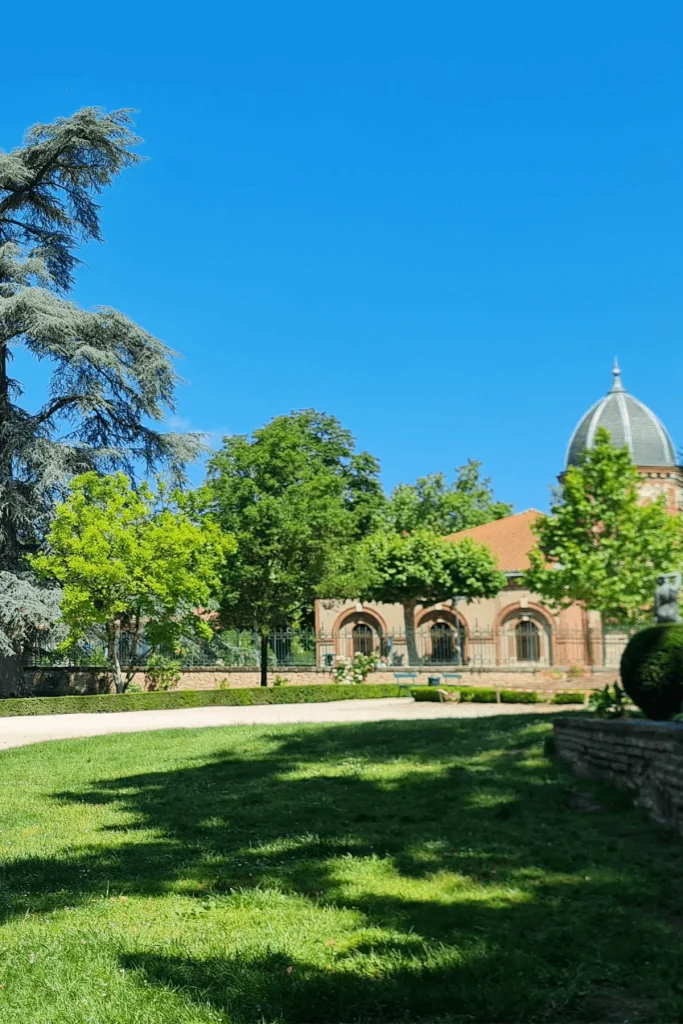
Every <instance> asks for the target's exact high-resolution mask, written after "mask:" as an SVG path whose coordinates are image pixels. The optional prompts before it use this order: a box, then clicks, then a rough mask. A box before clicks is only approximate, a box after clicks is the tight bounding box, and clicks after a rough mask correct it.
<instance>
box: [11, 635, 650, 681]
mask: <svg viewBox="0 0 683 1024" xmlns="http://www.w3.org/2000/svg"><path fill="white" fill-rule="evenodd" d="M631 632H632V630H631V629H629V628H624V629H621V630H615V629H611V630H609V631H594V632H592V633H591V632H585V631H583V630H581V629H575V630H571V629H569V630H568V629H559V630H553V629H550V627H547V628H543V627H538V626H537V627H535V628H534V627H532V628H530V627H528V626H527V625H526V624H524V628H522V629H520V628H519V625H518V626H517V627H516V628H515V627H512V628H509V627H508V628H506V627H505V626H503V627H498V628H488V627H479V626H474V627H473V628H472V629H468V630H467V631H466V630H465V629H464V628H461V629H459V630H455V629H448V628H444V629H436V630H435V629H434V628H433V627H432V628H429V627H427V628H425V629H419V628H418V629H417V630H416V631H415V632H414V634H409V635H408V636H406V635H405V633H404V632H393V633H387V634H386V635H382V636H380V635H378V634H377V633H376V632H374V631H372V630H371V629H369V627H368V629H367V632H366V631H364V630H358V628H357V627H356V628H354V629H342V630H340V631H339V632H325V631H317V632H316V631H314V630H310V629H279V630H273V631H271V633H270V634H269V637H268V665H269V667H270V668H313V667H318V668H327V669H329V668H332V667H333V666H334V665H335V664H336V663H337V662H338V661H339V660H340V659H350V658H353V657H354V655H355V654H357V653H360V654H371V653H372V654H374V655H375V656H376V657H377V658H378V659H379V662H380V665H381V666H382V667H386V668H400V667H417V666H423V667H425V666H430V665H434V666H436V665H440V666H446V665H448V666H470V667H472V668H493V667H495V666H504V667H520V668H522V667H526V668H543V667H549V666H553V665H555V666H562V667H571V666H572V665H577V666H584V667H585V666H593V667H595V668H614V669H615V670H616V669H618V667H619V661H620V659H621V653H622V651H623V649H624V647H625V646H626V643H627V642H628V639H629V636H630V635H631ZM152 653H155V652H154V650H153V649H152V648H150V647H149V645H148V644H147V643H145V642H144V641H143V642H142V643H141V644H140V645H139V646H138V649H137V653H136V656H135V659H134V662H135V664H136V665H138V666H140V667H144V666H145V665H146V664H147V662H148V659H149V657H150V655H151V654H152ZM166 653H169V652H166ZM173 656H174V657H175V658H176V659H177V660H178V661H179V662H180V663H181V664H182V665H183V666H184V667H187V668H191V667H197V666H225V667H226V668H258V667H259V665H260V661H261V636H260V634H259V633H258V632H256V631H252V630H223V631H221V632H217V633H216V634H215V636H214V637H213V638H212V640H210V641H202V642H200V641H193V642H192V643H191V644H188V645H186V647H185V648H184V649H183V650H180V651H178V652H176V653H175V654H174V655H173ZM131 658H132V642H131V638H130V637H129V636H128V635H126V634H125V633H124V634H122V636H121V638H120V642H119V660H120V662H121V664H122V666H124V667H126V666H130V665H131V663H132V661H131ZM24 662H25V665H26V666H27V667H33V668H35V667H48V666H55V667H56V666H59V667H82V668H104V667H105V666H106V664H107V655H106V645H105V644H104V642H103V640H102V639H101V638H97V637H94V638H92V639H91V640H90V641H88V642H84V643H81V644H80V645H79V646H78V648H76V649H75V650H73V651H71V652H70V653H69V654H68V655H65V654H63V653H62V652H60V651H59V650H56V649H49V648H33V649H30V650H27V651H26V652H25V655H24Z"/></svg>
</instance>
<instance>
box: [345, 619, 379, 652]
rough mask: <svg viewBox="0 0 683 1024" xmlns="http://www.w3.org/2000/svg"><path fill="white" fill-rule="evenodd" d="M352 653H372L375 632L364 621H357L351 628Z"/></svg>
mask: <svg viewBox="0 0 683 1024" xmlns="http://www.w3.org/2000/svg"><path fill="white" fill-rule="evenodd" d="M351 643H352V653H353V654H372V652H373V650H374V649H375V634H374V633H373V631H372V629H371V628H370V626H368V624H367V623H366V622H358V623H357V624H356V625H355V626H354V627H353V629H352V630H351Z"/></svg>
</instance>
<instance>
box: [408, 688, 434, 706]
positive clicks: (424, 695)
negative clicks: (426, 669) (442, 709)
mask: <svg viewBox="0 0 683 1024" xmlns="http://www.w3.org/2000/svg"><path fill="white" fill-rule="evenodd" d="M439 689H441V687H439V688H437V687H436V686H416V687H414V688H411V690H410V693H411V696H412V698H413V700H417V701H433V702H434V703H438V702H439V700H440V699H441V697H440V694H439Z"/></svg>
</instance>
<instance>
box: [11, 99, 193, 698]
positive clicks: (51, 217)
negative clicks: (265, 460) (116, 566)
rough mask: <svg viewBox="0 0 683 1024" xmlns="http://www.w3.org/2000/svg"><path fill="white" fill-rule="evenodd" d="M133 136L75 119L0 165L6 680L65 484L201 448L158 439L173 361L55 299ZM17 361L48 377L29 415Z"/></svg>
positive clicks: (42, 606)
mask: <svg viewBox="0 0 683 1024" xmlns="http://www.w3.org/2000/svg"><path fill="white" fill-rule="evenodd" d="M130 126H131V119H130V114H129V112H128V111H125V110H118V111H114V112H112V113H109V114H107V113H104V112H103V111H101V110H98V109H95V108H85V109H83V110H80V111H78V112H77V113H76V114H74V115H73V116H72V117H68V118H58V119H57V120H56V121H55V122H54V123H53V124H39V125H35V126H34V127H33V128H31V129H30V131H29V132H28V133H27V135H26V138H25V140H24V143H23V145H22V146H20V147H18V148H16V149H14V150H11V151H10V152H7V153H0V595H5V594H10V593H16V592H17V589H18V588H19V587H20V588H21V590H22V594H23V601H22V603H21V609H22V611H21V616H20V618H19V619H18V618H17V615H16V606H15V603H14V602H12V601H9V602H6V601H4V600H0V654H4V655H14V656H15V660H14V662H12V659H10V664H14V670H15V671H16V657H17V656H18V655H19V654H20V653H21V645H22V644H23V643H24V642H25V641H26V638H27V637H28V636H29V634H30V632H31V629H32V628H35V629H38V628H43V627H45V625H46V615H47V611H48V609H47V606H46V599H45V595H44V594H42V593H41V592H39V590H40V588H39V587H38V586H37V583H36V581H35V579H34V577H33V576H32V574H31V572H30V570H29V568H28V565H27V560H26V556H27V554H29V553H31V552H33V551H35V550H36V549H37V548H38V546H39V545H40V542H41V539H42V538H43V537H44V535H45V533H46V530H47V528H48V524H49V519H50V515H51V513H52V509H53V506H54V502H55V500H56V499H57V498H58V497H59V496H60V494H62V493H63V488H64V487H65V485H66V484H67V482H68V481H69V479H70V478H71V477H72V476H74V475H77V474H80V473H83V472H86V471H89V470H98V471H100V472H111V471H114V470H117V469H124V470H126V471H127V472H128V473H134V472H135V471H136V470H137V469H138V468H139V467H142V468H143V469H144V470H146V471H149V470H152V469H153V468H154V467H156V466H158V465H161V464H167V465H169V466H170V467H171V468H172V469H173V470H174V471H175V472H177V473H179V472H180V471H181V468H182V465H183V463H184V462H185V461H186V460H187V459H188V458H191V457H193V456H194V455H195V454H196V453H197V451H198V449H199V447H200V444H199V438H198V437H197V436H196V435H179V434H173V433H169V432H166V431H164V430H163V429H161V425H162V423H163V420H164V417H165V416H166V415H167V414H168V413H169V411H171V410H172V409H173V408H174V397H173V396H174V389H175V386H176V383H177V377H176V374H175V372H174V370H173V367H172V363H171V356H172V353H171V352H170V350H169V349H168V348H167V347H166V346H165V345H164V344H162V342H160V341H158V340H157V339H156V338H155V337H153V336H152V335H151V334H149V333H148V332H147V331H145V330H144V329H143V328H142V327H139V326H138V325H137V324H135V323H134V322H133V321H132V320H130V319H128V318H127V317H126V316H124V315H123V314H122V313H119V312H117V311H116V310H114V309H110V308H107V307H101V308H98V309H95V310H89V311H86V310H82V309H79V308H78V307H77V306H76V305H74V304H73V303H72V302H70V301H68V300H67V298H65V296H64V293H65V292H67V291H68V290H69V289H70V287H71V286H72V284H73V278H74V273H75V270H76V268H77V266H78V264H79V262H80V260H79V256H78V247H79V246H80V245H82V244H84V243H86V242H88V241H100V240H101V231H100V221H99V205H98V202H97V197H98V196H99V195H100V194H101V193H102V191H103V190H104V189H105V188H106V187H107V186H108V185H110V184H111V182H112V181H113V179H114V178H115V177H116V175H118V174H119V173H120V171H122V170H123V169H124V168H126V167H130V166H133V165H134V164H136V163H137V162H138V161H139V159H140V158H139V156H138V155H137V154H136V153H135V152H134V151H133V147H135V145H136V144H137V143H138V142H139V141H140V140H139V139H138V138H137V137H136V136H135V135H134V134H133V133H132V131H131V127H130ZM19 350H23V351H24V352H26V353H28V354H29V355H30V356H31V357H32V358H33V359H35V360H36V362H40V363H44V364H45V365H46V366H47V367H48V368H49V371H50V380H49V383H48V385H47V389H46V396H45V400H44V402H43V403H42V404H41V405H40V406H39V407H38V408H37V409H35V408H30V407H29V406H28V405H26V404H25V403H24V404H22V403H21V396H22V393H23V388H22V384H21V382H20V381H17V380H15V379H13V378H12V376H11V364H12V360H13V357H14V355H15V354H16V352H17V351H19ZM48 604H49V602H48ZM13 608H14V609H15V611H12V609H13ZM4 670H5V672H4V674H5V675H6V674H7V672H9V671H10V668H9V666H8V663H7V661H6V662H5V664H4ZM0 674H3V673H2V667H0ZM0 682H2V680H0ZM5 683H6V680H5ZM5 688H6V687H5Z"/></svg>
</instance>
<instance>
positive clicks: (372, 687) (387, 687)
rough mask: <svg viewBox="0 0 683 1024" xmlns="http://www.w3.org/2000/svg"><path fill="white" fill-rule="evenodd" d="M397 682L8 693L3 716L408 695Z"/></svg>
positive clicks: (1, 707) (0, 713) (0, 703)
mask: <svg viewBox="0 0 683 1024" xmlns="http://www.w3.org/2000/svg"><path fill="white" fill-rule="evenodd" d="M404 695H405V694H404V690H403V689H402V688H401V687H399V686H397V685H396V684H393V683H357V684H350V685H337V684H335V683H324V684H320V685H317V686H316V685H313V686H277V687H265V686H264V687H261V686H255V687H245V688H243V689H237V688H235V689H233V690H175V691H166V692H162V693H159V692H154V693H101V694H93V695H85V696H84V695H78V696H70V697H8V698H7V699H6V700H0V718H7V717H9V716H13V715H75V714H92V713H93V712H112V711H162V710H163V711H168V710H172V709H174V708H202V707H234V706H245V705H246V706H248V705H256V704H318V703H322V702H325V701H330V700H352V699H367V698H381V697H402V696H404Z"/></svg>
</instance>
